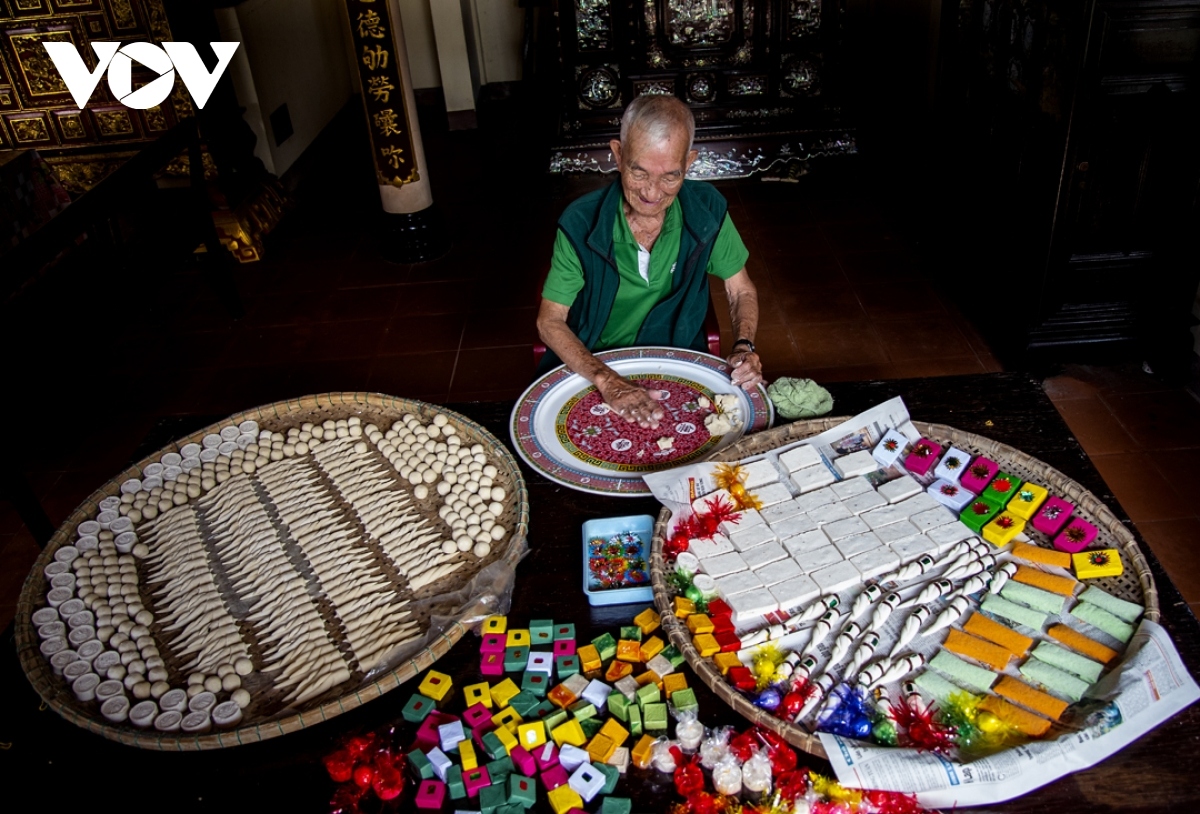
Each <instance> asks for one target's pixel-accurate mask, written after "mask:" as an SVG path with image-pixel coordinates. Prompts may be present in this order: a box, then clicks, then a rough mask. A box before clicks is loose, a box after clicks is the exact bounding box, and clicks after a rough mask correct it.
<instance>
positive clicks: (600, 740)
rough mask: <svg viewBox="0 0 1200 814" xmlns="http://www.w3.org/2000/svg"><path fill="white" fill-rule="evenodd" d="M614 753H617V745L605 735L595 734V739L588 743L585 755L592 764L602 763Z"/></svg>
mask: <svg viewBox="0 0 1200 814" xmlns="http://www.w3.org/2000/svg"><path fill="white" fill-rule="evenodd" d="M615 751H617V745H616V744H615V743H613V740H612V738H610V737H608V736H607V735H601V734H599V733H597V735H596V737H594V738H592V739H591V740H590V741H588V745H587V753H588V757H590V758H591V759H592V763H604V762H605V761H606V760H608V759H609V758H610V757H612V753H613V752H615Z"/></svg>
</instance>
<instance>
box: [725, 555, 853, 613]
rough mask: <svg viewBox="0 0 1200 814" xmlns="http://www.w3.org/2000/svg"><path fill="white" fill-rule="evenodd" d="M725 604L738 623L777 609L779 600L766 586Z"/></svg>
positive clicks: (740, 595) (738, 596) (739, 595)
mask: <svg viewBox="0 0 1200 814" xmlns="http://www.w3.org/2000/svg"><path fill="white" fill-rule="evenodd" d="M851 567H853V566H851ZM856 573H857V572H856ZM726 604H728V605H729V607H730V608H731V609H732V610H733V621H734V622H739V623H740V622H748V621H750V620H751V619H754V618H756V617H759V616H766V615H767V614H768V613H774V612H775V611H777V610H779V600H778V599H776V598H775V596H774V595H773V594H772V593H771V592H770V591H768V590H767V589H766V588H760V589H759V590H757V591H747V592H746V593H744V594H738V595H737V596H735V597H733V598H732V599H730V600H729V601H728V602H727V603H726Z"/></svg>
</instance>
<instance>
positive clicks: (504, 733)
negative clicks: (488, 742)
mask: <svg viewBox="0 0 1200 814" xmlns="http://www.w3.org/2000/svg"><path fill="white" fill-rule="evenodd" d="M492 734H493V735H495V736H496V737H497V738H499V739H500V742H501V743H502V744H504V749H505V750H506V751H507V752H509V754H511V753H512V750H513V749H516V748H517V747H518V746H520V745H521V744H520V743H518V742H517V736H516V733H514V732H513V731H512V730H511V729H509V728H508V727H504V726H498V727H496V728H495V729H493V730H492Z"/></svg>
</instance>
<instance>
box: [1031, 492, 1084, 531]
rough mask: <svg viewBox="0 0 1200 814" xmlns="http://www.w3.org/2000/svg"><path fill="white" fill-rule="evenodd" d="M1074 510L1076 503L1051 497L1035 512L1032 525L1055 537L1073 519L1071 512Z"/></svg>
mask: <svg viewBox="0 0 1200 814" xmlns="http://www.w3.org/2000/svg"><path fill="white" fill-rule="evenodd" d="M1074 511H1075V504H1073V503H1068V502H1067V501H1065V500H1063V499H1062V498H1061V497H1057V496H1055V497H1049V498H1046V502H1045V503H1043V504H1042V507H1041V508H1040V509H1038V511H1037V513H1036V514H1034V516H1033V519H1032V520H1031V521H1030V525H1031V526H1033V527H1034V528H1035V529H1037V530H1038V531H1040V532H1041V533H1042V534H1045V535H1048V536H1050V537H1053V536H1054V535H1056V534H1058V533H1059V532H1060V531H1062V528H1063V526H1065V525H1067V521H1068V520H1070V519H1071V513H1072V512H1074Z"/></svg>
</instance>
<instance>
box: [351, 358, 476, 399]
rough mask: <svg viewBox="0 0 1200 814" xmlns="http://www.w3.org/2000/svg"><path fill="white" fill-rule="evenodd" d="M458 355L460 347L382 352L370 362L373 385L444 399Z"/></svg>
mask: <svg viewBox="0 0 1200 814" xmlns="http://www.w3.org/2000/svg"><path fill="white" fill-rule="evenodd" d="M457 357H458V352H457V351H441V352H437V351H431V352H428V353H415V354H408V355H405V356H381V357H379V358H377V359H376V360H375V363H374V364H373V365H372V366H371V377H370V380H369V381H370V389H371V390H373V391H375V392H377V393H387V394H388V395H392V396H400V397H403V398H417V399H426V398H428V397H429V396H430V395H431V394H436V395H437V396H438V397H437V398H436V399H433V400H434V401H445V398H446V394H447V393H449V392H450V378H451V376H453V375H454V364H455V360H456V359H457Z"/></svg>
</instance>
